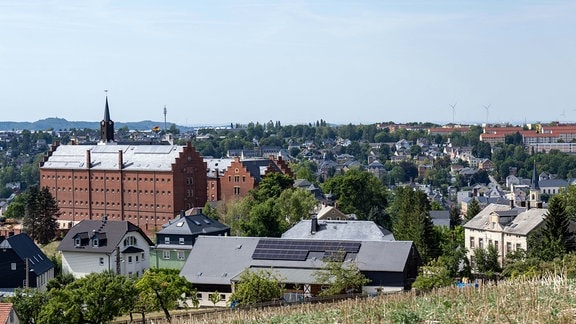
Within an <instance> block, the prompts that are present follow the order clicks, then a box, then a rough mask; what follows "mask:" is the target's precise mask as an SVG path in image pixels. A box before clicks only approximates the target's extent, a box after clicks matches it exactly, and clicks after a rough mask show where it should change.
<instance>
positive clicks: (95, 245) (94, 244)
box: [92, 238, 98, 247]
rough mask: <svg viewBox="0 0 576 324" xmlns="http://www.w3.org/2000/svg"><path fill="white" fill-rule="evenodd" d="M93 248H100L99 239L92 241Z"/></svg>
mask: <svg viewBox="0 0 576 324" xmlns="http://www.w3.org/2000/svg"><path fill="white" fill-rule="evenodd" d="M92 246H94V247H98V239H97V238H95V239H93V240H92Z"/></svg>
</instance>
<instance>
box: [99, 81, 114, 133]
mask: <svg viewBox="0 0 576 324" xmlns="http://www.w3.org/2000/svg"><path fill="white" fill-rule="evenodd" d="M105 92H106V106H105V107H104V119H102V121H101V122H100V142H102V143H112V142H114V121H112V120H111V119H110V109H109V107H108V90H105Z"/></svg>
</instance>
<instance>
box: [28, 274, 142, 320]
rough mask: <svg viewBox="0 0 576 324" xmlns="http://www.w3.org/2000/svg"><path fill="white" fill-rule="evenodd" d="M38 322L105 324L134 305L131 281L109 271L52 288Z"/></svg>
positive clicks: (134, 291) (134, 294)
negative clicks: (59, 287) (61, 287)
mask: <svg viewBox="0 0 576 324" xmlns="http://www.w3.org/2000/svg"><path fill="white" fill-rule="evenodd" d="M49 295H50V299H49V301H48V302H47V303H46V304H45V305H44V307H43V308H42V310H41V311H40V314H39V317H38V318H39V320H38V322H39V323H98V324H99V323H108V322H110V321H111V320H113V319H114V318H115V317H117V316H120V315H122V314H125V313H127V312H128V311H129V310H130V309H132V307H133V306H134V302H135V297H136V290H135V288H134V281H133V280H132V279H131V278H127V277H126V276H120V275H114V274H113V273H112V272H102V273H91V274H89V275H87V276H86V277H84V278H81V279H77V280H75V281H74V282H72V283H70V284H69V285H67V286H66V287H65V288H63V289H53V290H51V291H50V293H49Z"/></svg>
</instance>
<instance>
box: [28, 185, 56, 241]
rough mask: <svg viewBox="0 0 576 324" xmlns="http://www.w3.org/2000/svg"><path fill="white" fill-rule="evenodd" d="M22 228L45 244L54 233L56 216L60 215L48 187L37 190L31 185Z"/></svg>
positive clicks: (50, 239)
mask: <svg viewBox="0 0 576 324" xmlns="http://www.w3.org/2000/svg"><path fill="white" fill-rule="evenodd" d="M27 207H28V208H27V209H26V216H25V217H24V229H25V231H26V232H27V233H29V235H30V237H31V238H32V239H34V240H36V241H38V242H39V243H40V244H47V243H49V242H50V241H52V239H53V238H54V236H55V235H56V229H57V228H58V224H57V222H56V218H58V217H60V209H59V208H58V204H57V203H56V200H55V199H54V197H53V196H52V194H51V193H50V191H49V190H48V187H44V188H42V190H40V191H38V188H37V187H35V186H34V187H31V188H30V191H29V194H28V201H27Z"/></svg>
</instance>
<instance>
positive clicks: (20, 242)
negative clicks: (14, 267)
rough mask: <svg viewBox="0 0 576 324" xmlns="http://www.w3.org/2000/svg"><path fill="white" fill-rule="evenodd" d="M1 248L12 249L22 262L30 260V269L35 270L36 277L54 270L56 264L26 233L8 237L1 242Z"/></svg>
mask: <svg viewBox="0 0 576 324" xmlns="http://www.w3.org/2000/svg"><path fill="white" fill-rule="evenodd" d="M0 248H2V249H12V250H13V251H14V253H16V255H18V257H19V258H20V259H21V260H22V261H24V260H26V259H28V261H29V266H30V269H34V272H35V273H36V275H41V274H43V273H45V272H46V271H48V270H50V269H52V268H54V263H52V261H50V259H49V258H48V257H47V256H46V255H45V254H44V253H43V252H42V250H40V248H39V247H38V246H37V245H36V243H34V241H33V240H32V239H31V238H30V237H29V236H28V235H27V234H25V233H20V234H17V235H13V236H10V237H7V238H6V239H4V240H3V241H2V242H0Z"/></svg>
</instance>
